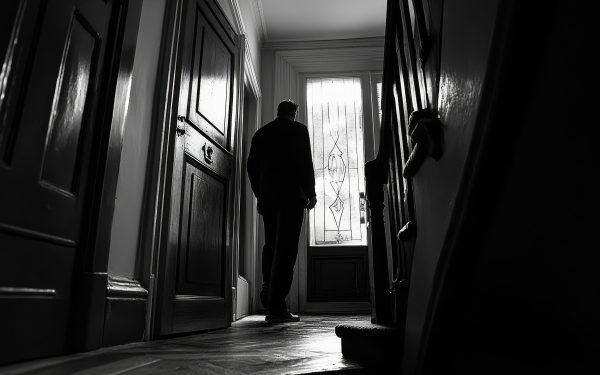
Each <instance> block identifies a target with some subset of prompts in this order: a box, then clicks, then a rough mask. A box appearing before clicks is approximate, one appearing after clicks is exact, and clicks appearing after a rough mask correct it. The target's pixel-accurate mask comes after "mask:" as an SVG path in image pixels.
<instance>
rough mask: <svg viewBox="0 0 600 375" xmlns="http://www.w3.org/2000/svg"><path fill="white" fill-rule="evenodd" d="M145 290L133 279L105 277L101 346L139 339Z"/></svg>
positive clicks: (142, 332) (144, 308)
mask: <svg viewBox="0 0 600 375" xmlns="http://www.w3.org/2000/svg"><path fill="white" fill-rule="evenodd" d="M147 303H148V291H147V290H146V289H144V288H143V287H142V286H141V285H140V283H139V282H138V281H137V280H133V279H128V278H124V277H118V276H109V277H108V288H107V293H106V304H105V310H104V336H103V338H102V344H103V345H104V346H111V345H119V344H126V343H130V342H135V341H141V340H142V339H143V337H144V329H145V323H146V311H147Z"/></svg>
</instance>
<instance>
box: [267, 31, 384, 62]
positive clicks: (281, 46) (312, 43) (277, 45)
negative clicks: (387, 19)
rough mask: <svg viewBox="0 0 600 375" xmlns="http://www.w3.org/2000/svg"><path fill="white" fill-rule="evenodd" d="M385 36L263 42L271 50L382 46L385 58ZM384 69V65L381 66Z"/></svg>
mask: <svg viewBox="0 0 600 375" xmlns="http://www.w3.org/2000/svg"><path fill="white" fill-rule="evenodd" d="M384 43H385V38H384V37H369V38H349V39H325V40H306V41H297V40H292V41H284V40H280V41H266V42H264V43H263V49H271V50H304V49H337V48H357V49H360V48H364V47H379V48H381V57H382V59H383V47H384ZM381 70H383V67H382V68H381Z"/></svg>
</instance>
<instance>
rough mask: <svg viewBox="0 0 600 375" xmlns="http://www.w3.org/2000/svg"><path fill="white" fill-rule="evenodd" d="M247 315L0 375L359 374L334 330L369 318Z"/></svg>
mask: <svg viewBox="0 0 600 375" xmlns="http://www.w3.org/2000/svg"><path fill="white" fill-rule="evenodd" d="M264 318H265V317H264V315H251V316H248V317H245V318H243V319H241V320H239V321H237V322H235V323H233V324H232V325H231V327H230V328H228V329H223V330H215V331H211V332H207V333H201V334H194V335H185V336H179V337H173V338H169V339H164V340H156V341H149V342H139V343H133V344H127V345H121V346H113V347H109V348H103V349H99V350H96V351H92V352H88V353H82V354H75V355H70V356H62V357H55V358H46V359H42V360H38V361H31V362H26V363H20V364H16V365H13V366H7V367H4V368H2V367H0V373H2V374H6V375H8V374H15V375H16V374H32V375H33V374H39V375H53V374H86V375H100V374H102V375H109V374H110V375H117V374H128V375H134V374H135V375H140V374H144V375H146V374H168V373H177V374H310V373H323V372H341V373H362V372H363V370H364V368H363V367H362V366H361V365H359V364H357V363H355V362H353V361H350V360H348V359H345V358H344V357H343V356H342V352H341V350H340V339H339V338H338V337H336V336H335V334H334V328H335V326H336V325H338V324H341V323H356V322H368V321H369V316H368V315H352V316H349V315H305V316H302V320H301V321H300V322H298V323H292V324H269V323H266V322H265V321H264Z"/></svg>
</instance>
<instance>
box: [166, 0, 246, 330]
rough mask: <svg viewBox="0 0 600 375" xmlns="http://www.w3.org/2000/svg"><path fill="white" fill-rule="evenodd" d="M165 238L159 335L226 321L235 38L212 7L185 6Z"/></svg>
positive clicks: (204, 1) (196, 0) (203, 3)
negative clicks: (167, 222)
mask: <svg viewBox="0 0 600 375" xmlns="http://www.w3.org/2000/svg"><path fill="white" fill-rule="evenodd" d="M183 4H184V6H183V14H184V16H183V19H182V30H183V35H182V36H181V37H182V40H181V43H182V44H181V46H182V51H181V60H180V64H181V66H180V75H179V77H180V80H179V85H180V86H179V107H178V113H179V115H178V117H177V120H176V123H177V124H176V126H174V128H176V130H175V131H176V134H177V135H176V137H175V146H174V164H173V179H172V189H171V194H172V195H171V213H170V219H169V220H170V222H169V238H168V243H167V246H166V249H165V251H164V261H163V262H162V264H163V267H162V269H161V276H162V279H161V280H159V285H160V297H159V298H160V301H161V304H160V307H159V308H160V311H158V314H159V316H160V319H159V327H158V332H159V334H170V333H177V332H187V331H195V330H203V329H213V328H220V327H226V326H228V325H229V323H230V321H231V262H232V261H231V258H232V257H231V249H230V240H229V239H230V232H231V229H230V224H229V223H230V218H231V215H230V214H229V212H230V208H231V207H230V206H229V202H230V201H231V199H230V196H231V194H232V191H231V189H230V185H231V184H230V181H231V175H232V163H233V158H232V153H231V144H232V142H231V136H232V132H233V119H234V118H235V109H236V105H237V102H236V98H237V91H238V87H237V85H238V78H237V77H238V75H239V74H238V67H239V61H238V46H237V45H236V42H235V41H236V38H237V36H236V35H235V33H234V32H233V29H232V28H231V26H230V25H229V24H228V22H227V21H226V19H225V17H224V16H223V14H222V12H221V10H220V8H219V7H218V6H217V5H216V2H214V1H212V0H193V1H187V2H184V3H183Z"/></svg>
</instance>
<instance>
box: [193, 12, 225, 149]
mask: <svg viewBox="0 0 600 375" xmlns="http://www.w3.org/2000/svg"><path fill="white" fill-rule="evenodd" d="M193 12H194V15H195V18H194V29H193V33H194V43H193V45H192V48H193V51H192V56H193V57H192V58H193V60H192V62H191V68H192V69H191V72H192V76H191V87H190V93H189V95H190V96H189V106H188V113H187V117H188V119H189V120H190V121H191V123H193V124H194V125H196V126H197V127H198V128H199V129H200V130H202V131H203V132H204V133H206V134H207V135H208V136H209V137H211V138H212V139H214V140H215V141H216V142H217V143H218V144H220V145H221V146H224V147H226V142H227V140H228V133H229V125H230V116H229V115H230V112H231V105H232V103H233V101H232V96H231V92H232V84H233V80H232V76H233V65H234V64H233V62H234V58H235V55H236V53H235V46H234V44H233V41H232V40H230V39H229V37H228V35H227V34H226V33H224V32H223V31H221V32H219V28H222V27H221V25H220V24H219V23H218V21H217V20H216V19H215V18H214V16H212V14H211V12H209V11H208V9H207V8H206V7H203V6H202V4H200V6H199V7H197V8H196V9H195V10H193ZM211 16H212V17H211ZM211 20H212V21H211ZM188 30H189V31H190V32H191V31H192V29H191V28H189V29H188Z"/></svg>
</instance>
